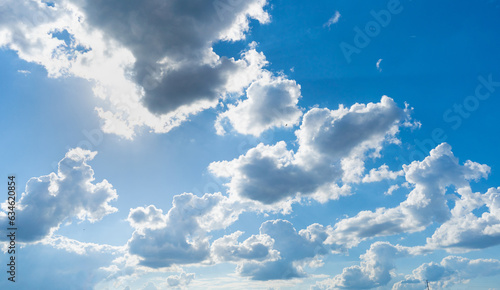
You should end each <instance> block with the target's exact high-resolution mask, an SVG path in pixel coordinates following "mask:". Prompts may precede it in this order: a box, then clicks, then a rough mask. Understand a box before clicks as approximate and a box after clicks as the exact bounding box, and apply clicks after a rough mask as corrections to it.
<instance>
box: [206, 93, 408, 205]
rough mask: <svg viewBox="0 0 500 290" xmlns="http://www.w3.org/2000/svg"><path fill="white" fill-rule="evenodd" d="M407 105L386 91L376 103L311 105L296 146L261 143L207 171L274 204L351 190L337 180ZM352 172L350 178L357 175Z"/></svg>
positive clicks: (246, 195) (387, 134)
mask: <svg viewBox="0 0 500 290" xmlns="http://www.w3.org/2000/svg"><path fill="white" fill-rule="evenodd" d="M404 117H405V111H404V110H402V109H400V108H398V106H397V105H396V104H395V103H394V101H393V100H392V99H390V98H388V97H386V96H384V97H382V99H381V101H380V102H379V103H369V104H366V105H365V104H355V105H353V106H352V107H351V108H344V107H343V106H340V108H339V109H338V110H329V109H319V108H314V109H311V110H310V111H308V112H307V113H306V114H305V115H304V117H303V120H302V124H301V126H300V129H299V130H297V131H296V132H295V134H296V136H297V143H298V145H299V148H298V149H297V152H294V151H293V150H288V149H287V145H286V143H285V142H284V141H281V142H278V143H277V144H275V145H263V144H259V145H258V146H257V147H255V148H252V149H250V150H249V151H248V152H247V153H246V154H245V155H241V156H240V157H239V158H237V159H234V160H232V161H221V162H213V163H212V164H210V166H209V169H210V171H211V172H212V173H213V174H215V175H217V176H220V177H227V178H230V181H229V183H228V184H227V186H228V187H229V190H228V191H229V192H230V194H232V195H233V196H237V197H239V198H243V199H247V200H254V201H258V202H260V203H263V204H273V203H277V202H280V201H283V200H286V199H290V198H294V197H297V196H303V195H311V196H312V197H313V198H315V199H317V200H320V201H327V200H329V199H337V198H338V197H339V196H340V195H345V194H349V188H348V187H347V186H345V185H344V186H342V187H340V186H339V185H338V184H337V182H338V181H340V179H342V178H343V177H342V176H343V174H345V175H349V174H350V170H348V168H349V167H350V166H351V164H353V163H355V164H358V165H357V167H359V163H361V165H360V166H361V168H362V169H361V170H360V171H359V174H358V175H359V176H361V174H362V173H363V171H364V161H363V160H364V159H365V158H366V157H367V155H371V156H377V154H378V153H379V151H380V150H381V148H382V144H383V142H384V141H388V142H393V141H394V138H395V134H396V133H397V132H398V130H399V123H400V121H401V120H402V119H404ZM358 175H356V176H355V177H352V178H350V179H359V176H358Z"/></svg>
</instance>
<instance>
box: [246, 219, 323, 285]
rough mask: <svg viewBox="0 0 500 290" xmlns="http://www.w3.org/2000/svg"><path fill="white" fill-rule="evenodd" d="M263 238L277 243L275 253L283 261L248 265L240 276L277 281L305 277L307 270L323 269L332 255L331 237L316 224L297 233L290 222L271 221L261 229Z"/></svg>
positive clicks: (257, 262) (255, 262) (254, 262)
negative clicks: (326, 257) (328, 240)
mask: <svg viewBox="0 0 500 290" xmlns="http://www.w3.org/2000/svg"><path fill="white" fill-rule="evenodd" d="M260 234H261V235H267V236H269V237H271V238H272V239H273V240H274V249H275V250H276V251H278V252H279V257H278V258H277V259H274V260H268V261H248V262H247V261H244V262H242V263H240V264H239V265H238V268H237V272H238V273H239V274H240V275H242V276H247V277H250V278H251V279H253V280H275V279H291V278H297V277H304V276H306V273H305V272H304V271H303V267H304V266H306V265H307V266H311V267H315V266H318V265H321V260H320V258H321V257H322V256H324V255H326V254H328V253H329V247H328V246H327V245H324V241H325V239H326V238H327V235H325V234H324V229H323V226H321V225H318V224H313V225H311V226H309V227H307V228H306V229H304V230H301V231H299V232H297V231H296V230H295V228H294V227H293V225H292V224H291V223H290V222H289V221H286V220H270V221H266V222H264V223H263V224H262V225H261V227H260Z"/></svg>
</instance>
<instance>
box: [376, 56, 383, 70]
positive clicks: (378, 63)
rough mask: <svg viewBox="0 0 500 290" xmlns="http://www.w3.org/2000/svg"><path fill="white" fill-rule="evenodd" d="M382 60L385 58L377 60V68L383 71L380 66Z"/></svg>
mask: <svg viewBox="0 0 500 290" xmlns="http://www.w3.org/2000/svg"><path fill="white" fill-rule="evenodd" d="M382 60H383V59H379V60H377V69H378V71H380V72H381V71H382V69H381V68H380V63H382Z"/></svg>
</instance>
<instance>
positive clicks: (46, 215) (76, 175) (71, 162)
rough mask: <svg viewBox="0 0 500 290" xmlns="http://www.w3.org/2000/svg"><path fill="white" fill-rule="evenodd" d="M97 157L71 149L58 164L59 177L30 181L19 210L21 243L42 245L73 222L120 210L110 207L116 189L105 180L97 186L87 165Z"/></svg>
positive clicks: (0, 217) (1, 220)
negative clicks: (58, 230)
mask: <svg viewBox="0 0 500 290" xmlns="http://www.w3.org/2000/svg"><path fill="white" fill-rule="evenodd" d="M96 154H97V152H91V151H88V150H83V149H81V148H76V149H71V150H69V151H68V153H66V156H65V157H64V158H63V159H62V160H61V161H60V162H59V168H58V172H57V174H56V173H51V174H49V175H44V176H40V177H33V178H31V179H30V180H29V181H28V183H27V184H26V191H25V192H24V193H23V194H22V196H21V199H20V201H19V203H18V207H17V213H18V215H17V216H16V217H17V218H16V223H17V225H18V227H19V228H22V229H23V230H22V231H20V232H19V233H18V239H19V241H23V242H35V241H40V240H42V239H43V238H45V237H48V236H50V235H51V234H52V233H53V232H54V231H55V230H57V229H58V228H59V226H60V225H61V224H62V223H63V222H71V220H72V219H73V218H77V219H79V220H82V221H83V220H88V221H90V222H96V221H98V220H100V219H102V218H103V217H104V216H106V215H108V214H111V213H114V212H116V211H117V210H118V209H116V208H114V207H112V206H111V205H110V204H109V203H110V202H111V201H113V200H115V199H117V198H118V195H117V194H116V191H115V190H114V189H113V186H112V185H111V184H110V183H109V182H108V181H107V180H105V179H104V180H103V181H101V182H99V183H94V170H92V167H90V166H89V165H88V164H87V162H88V161H90V160H92V159H93V158H94V157H95V155H96ZM6 207H7V204H6V203H4V204H2V208H3V209H4V210H5V208H6ZM0 214H1V215H0V223H2V224H6V223H7V216H6V215H5V213H3V212H0ZM2 230H3V229H2ZM2 230H0V231H2ZM4 233H5V232H3V231H2V237H4V238H5V237H6V235H4Z"/></svg>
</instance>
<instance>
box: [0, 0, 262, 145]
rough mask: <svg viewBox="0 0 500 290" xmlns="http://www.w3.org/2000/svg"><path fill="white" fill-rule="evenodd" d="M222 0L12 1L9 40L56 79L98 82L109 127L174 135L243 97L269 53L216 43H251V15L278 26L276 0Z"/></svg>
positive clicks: (5, 34) (2, 41)
mask: <svg viewBox="0 0 500 290" xmlns="http://www.w3.org/2000/svg"><path fill="white" fill-rule="evenodd" d="M219 2H223V1H215V2H213V1H209V2H203V1H202V2H200V1H189V3H187V2H186V1H180V0H176V1H170V2H168V3H167V2H161V1H157V0H148V1H142V2H140V3H139V2H134V3H132V4H130V5H124V4H123V2H122V1H105V2H91V3H86V2H83V1H79V0H68V1H57V2H56V3H54V5H50V6H49V5H46V4H44V3H42V2H40V1H34V0H30V1H7V3H4V5H2V6H1V7H0V11H1V14H2V15H6V17H2V19H1V20H0V46H1V47H7V48H9V49H12V50H14V51H16V52H17V53H18V55H19V57H20V58H21V59H23V60H26V61H29V62H34V63H37V64H40V65H42V66H44V67H45V68H46V69H47V71H48V73H49V76H51V77H61V76H76V77H81V78H84V79H87V80H89V81H91V83H92V85H93V86H94V94H95V95H96V96H98V97H100V98H103V99H104V100H106V103H105V104H104V106H103V107H102V108H97V110H98V113H99V116H100V117H101V118H102V119H104V120H105V123H104V125H103V130H104V131H105V132H107V133H114V134H118V135H121V136H123V137H125V138H128V139H131V138H133V136H134V133H135V130H136V128H137V127H141V126H147V127H149V128H151V129H152V130H153V131H155V132H157V133H165V132H168V131H169V130H171V129H172V128H174V127H176V126H179V125H180V124H181V123H182V122H183V121H186V120H187V119H188V117H189V116H190V115H192V114H196V113H198V112H200V111H202V110H204V109H207V108H211V107H214V106H216V105H217V103H218V101H219V99H220V98H221V97H225V96H228V95H237V96H238V95H241V94H242V93H243V89H244V88H246V87H248V86H249V85H250V84H251V83H252V82H253V81H254V80H256V79H257V78H258V77H259V76H260V75H261V74H262V73H263V71H262V67H263V66H264V65H265V64H266V61H265V57H264V56H263V55H262V54H259V53H257V52H256V51H255V49H254V48H255V45H254V44H252V45H251V47H250V48H249V49H248V50H247V51H246V52H244V53H243V54H242V55H241V58H240V59H238V60H235V59H233V58H227V57H225V56H219V55H217V54H216V53H214V52H213V50H212V45H213V43H215V42H217V41H236V40H239V39H243V38H244V36H245V34H246V32H248V30H249V29H250V27H249V20H250V19H256V20H257V21H259V22H260V23H267V22H269V20H270V18H269V15H268V14H267V13H266V12H265V11H264V9H263V7H264V6H265V5H266V4H267V2H266V1H265V0H253V1H229V2H227V3H226V2H224V3H222V4H223V5H222V6H221V5H216V4H217V3H219ZM219 4H220V3H219ZM221 7H222V8H221ZM61 34H66V39H65V38H64V37H61V36H60V35H61Z"/></svg>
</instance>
